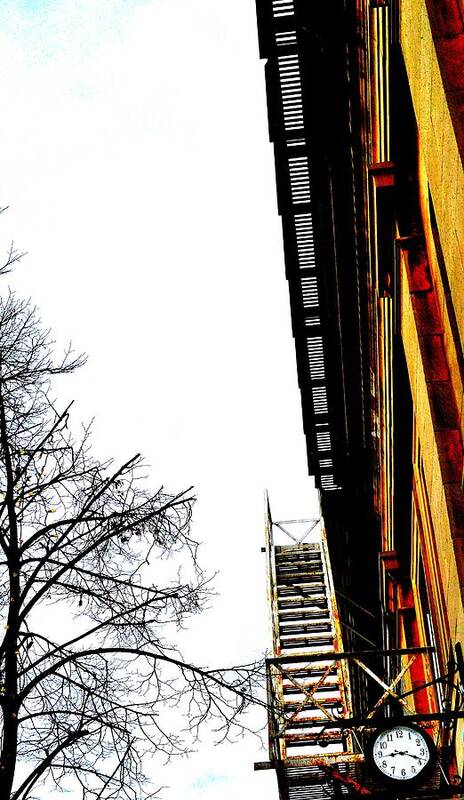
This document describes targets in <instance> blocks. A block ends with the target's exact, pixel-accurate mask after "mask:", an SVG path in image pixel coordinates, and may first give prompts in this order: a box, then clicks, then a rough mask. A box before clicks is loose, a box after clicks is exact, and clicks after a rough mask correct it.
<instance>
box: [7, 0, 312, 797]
mask: <svg viewBox="0 0 464 800" xmlns="http://www.w3.org/2000/svg"><path fill="white" fill-rule="evenodd" d="M0 71H1V76H2V77H1V79H0V103H1V108H2V112H3V113H2V119H3V124H2V130H1V134H0V203H1V205H2V206H6V205H8V206H9V210H8V212H7V214H4V215H2V218H1V219H0V223H1V225H0V246H2V247H3V248H4V249H6V247H7V246H8V244H9V242H10V240H11V239H14V241H15V243H16V244H17V246H18V247H19V248H20V249H21V250H27V251H28V256H27V258H26V259H25V260H24V261H23V262H22V264H21V266H20V267H19V268H18V269H17V270H16V272H15V274H14V275H13V276H12V277H11V281H10V283H11V285H12V286H13V287H14V288H15V289H16V290H17V291H18V292H20V293H21V294H23V295H27V296H30V297H31V298H32V299H33V301H34V303H36V304H37V305H38V306H39V308H40V310H41V315H42V318H43V321H44V323H45V324H46V325H47V326H50V327H51V328H52V329H53V332H54V336H55V339H56V341H57V343H58V346H59V345H62V344H64V343H65V342H67V341H69V340H72V342H73V344H74V346H75V347H76V349H77V350H79V351H85V352H86V353H87V354H88V357H89V358H88V363H87V365H86V367H85V368H84V369H83V370H81V371H80V372H79V373H78V374H77V375H75V376H73V377H72V378H67V380H66V384H63V387H62V388H61V387H60V391H62V397H63V402H65V401H67V400H68V399H70V398H71V397H73V398H75V399H76V407H75V412H74V413H75V414H77V416H78V418H79V419H82V420H88V419H90V418H94V419H95V422H94V441H95V450H96V451H97V452H98V454H99V455H100V456H101V457H102V458H105V457H108V456H114V457H115V458H116V459H118V460H122V459H126V458H127V457H128V456H130V455H132V454H133V453H135V452H139V451H140V452H142V453H143V454H144V456H145V457H146V459H147V462H148V463H149V464H150V475H151V477H150V481H151V482H152V484H153V486H158V485H159V484H160V483H163V484H164V485H165V487H166V489H167V490H170V491H177V490H179V489H182V488H185V487H187V486H190V485H191V484H193V485H194V486H195V491H196V493H197V496H198V498H199V499H198V503H197V505H196V508H195V517H194V534H195V536H196V538H197V539H199V540H201V541H202V542H203V545H202V548H201V551H200V556H201V560H202V563H203V565H204V566H205V567H206V569H209V570H210V571H215V570H218V576H217V578H216V580H215V587H216V591H217V596H216V597H215V599H214V605H213V608H212V609H211V610H210V611H208V612H207V613H206V614H204V615H203V616H202V617H201V618H198V619H197V620H195V624H194V626H193V627H192V629H191V631H190V634H189V647H190V648H191V649H192V651H193V655H194V657H195V659H196V660H197V662H198V663H202V664H209V665H210V666H214V663H215V659H217V657H218V653H220V660H221V663H223V662H224V661H225V660H227V659H229V660H230V663H238V661H239V660H243V661H246V660H250V659H252V658H255V657H256V656H257V655H259V654H261V653H263V652H264V650H265V649H266V647H268V645H269V642H270V637H269V629H268V623H267V609H266V585H265V572H264V560H263V556H262V554H261V552H260V548H261V546H262V544H263V538H264V533H263V532H264V526H263V519H264V513H263V509H264V503H263V492H264V489H265V488H267V489H269V492H270V497H271V505H272V509H273V516H274V518H275V519H288V518H301V517H315V516H317V515H318V510H317V497H316V494H315V492H314V490H313V488H312V482H311V480H310V479H309V478H307V477H306V476H307V465H306V454H305V442H304V436H303V430H302V422H301V409H300V398H299V392H298V387H297V376H296V362H295V354H294V346H293V340H292V335H291V326H290V315H289V302H288V289H287V284H286V281H285V276H284V265H283V253H282V241H281V227H280V220H279V217H278V215H277V205H276V194H275V181H274V161H273V153H272V148H271V145H270V144H269V141H268V128H267V115H266V101H265V86H264V70H263V64H262V63H260V61H259V57H258V44H257V33H256V19H255V10H254V3H253V0H234V3H233V4H231V3H230V2H225V0H201V2H200V0H49V1H48V2H46V1H45V0H44V1H43V2H42V1H41V0H24V2H19V1H18V0H8V3H4V4H2V6H1V7H0ZM265 758H266V753H265V751H263V750H260V748H259V744H258V743H257V741H256V740H255V739H254V738H250V739H246V740H243V741H241V742H239V743H238V744H235V745H233V746H232V745H230V746H229V745H223V746H220V747H213V746H212V745H211V742H205V744H204V746H200V745H199V746H198V751H197V753H196V754H195V755H194V756H192V758H191V759H190V760H189V761H188V762H182V769H179V767H178V765H174V767H172V766H169V765H168V766H162V765H161V764H160V763H158V762H157V761H156V760H154V763H153V777H154V781H155V782H157V783H158V782H159V783H160V784H162V785H168V786H169V787H170V788H169V789H166V790H165V791H163V795H162V796H163V798H166V800H169V798H175V799H176V800H178V798H180V797H182V798H184V797H185V798H191V799H192V800H210V799H211V800H212V798H213V797H214V798H215V800H216V799H217V798H221V800H232V798H234V800H236V798H237V797H238V796H239V797H240V798H241V800H251V798H253V800H261V798H266V800H267V798H272V797H276V789H275V777H274V775H273V773H272V772H259V773H253V762H254V761H262V760H265ZM68 796H69V795H68ZM76 798H77V794H76ZM71 800H73V798H71Z"/></svg>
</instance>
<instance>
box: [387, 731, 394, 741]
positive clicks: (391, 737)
mask: <svg viewBox="0 0 464 800" xmlns="http://www.w3.org/2000/svg"><path fill="white" fill-rule="evenodd" d="M392 741H393V734H392V733H387V742H392Z"/></svg>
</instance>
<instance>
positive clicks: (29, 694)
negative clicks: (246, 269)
mask: <svg viewBox="0 0 464 800" xmlns="http://www.w3.org/2000/svg"><path fill="white" fill-rule="evenodd" d="M13 255H14V253H13ZM82 360H83V359H82V358H80V357H75V356H74V355H73V353H72V352H71V351H68V352H66V353H65V354H64V356H63V358H62V359H61V360H59V361H55V359H54V356H53V348H52V345H51V342H50V338H49V334H48V332H44V331H43V329H42V328H41V326H40V323H39V320H38V318H37V314H36V312H35V310H34V309H31V307H30V306H29V304H28V303H27V302H23V301H20V300H18V299H17V298H16V297H15V296H14V295H12V294H9V295H8V297H7V298H6V299H5V300H3V301H1V302H0V491H1V495H0V549H1V557H2V560H1V571H2V580H1V589H0V605H1V607H2V608H3V610H4V616H5V619H4V622H5V624H4V633H3V641H2V642H1V644H0V705H1V709H2V726H3V730H2V744H1V755H0V797H1V798H2V800H7V798H8V800H26V798H33V797H37V796H38V794H37V793H38V792H40V788H39V787H40V786H43V785H44V783H45V786H46V788H47V790H52V789H64V788H69V787H70V786H73V787H76V786H78V787H79V789H78V793H79V796H80V797H82V798H83V800H109V799H110V798H115V799H116V798H118V800H122V799H123V798H126V799H127V800H136V799H137V798H141V797H151V796H154V794H155V793H156V792H155V791H153V790H151V789H150V787H149V786H147V783H146V780H145V776H144V769H143V762H144V758H145V757H146V756H147V754H148V753H151V752H153V751H162V752H163V753H164V754H166V756H167V757H170V756H172V755H174V754H176V753H184V752H185V751H186V749H188V747H189V741H190V739H189V737H188V735H187V734H185V733H183V731H182V726H183V725H185V723H180V724H179V726H178V728H177V730H176V729H175V728H174V729H172V728H171V722H172V716H173V714H172V713H170V711H169V708H172V706H178V707H179V708H180V710H181V711H183V712H186V713H187V716H188V723H187V727H188V728H189V730H190V733H193V735H195V734H196V733H197V732H198V727H199V726H200V725H201V723H202V722H204V720H205V719H207V718H208V719H210V718H211V717H213V718H216V721H217V725H216V727H217V729H218V730H219V731H220V734H219V735H220V736H221V737H225V736H228V734H229V731H230V730H231V727H232V728H233V727H234V726H238V727H239V728H240V726H241V725H242V724H243V723H241V721H240V718H239V717H240V714H241V712H243V710H244V709H245V708H246V707H247V706H248V704H249V703H250V702H252V701H253V699H254V694H255V680H256V678H257V676H258V673H259V670H260V667H259V664H251V665H247V666H244V667H237V668H233V669H230V670H208V669H201V668H199V667H195V666H194V665H192V664H189V663H185V662H184V661H183V660H182V657H181V656H180V654H179V652H178V651H177V649H176V648H175V647H174V645H173V643H172V641H173V640H172V638H171V636H172V626H173V625H174V626H176V625H177V626H179V625H182V624H183V622H184V620H185V619H186V618H187V617H189V616H190V615H192V614H195V613H197V612H198V611H200V610H201V609H202V607H203V606H204V604H205V601H206V599H207V597H208V594H209V588H208V580H207V579H206V578H205V576H204V574H203V573H202V571H201V569H200V567H199V565H198V562H197V544H196V542H195V541H194V540H193V539H192V537H191V534H190V521H191V509H192V502H193V496H192V494H191V491H190V490H188V491H186V492H182V493H181V494H178V495H175V496H172V495H169V494H167V493H165V492H164V491H163V489H159V490H158V491H156V492H154V493H152V492H150V491H148V490H147V489H146V485H145V483H146V482H145V476H144V468H143V464H142V461H141V459H140V457H139V456H135V457H134V458H132V459H131V460H129V461H127V462H126V463H125V464H123V465H122V466H119V467H115V466H114V465H113V463H112V462H105V463H102V462H99V461H98V460H96V459H95V458H94V457H93V455H92V452H91V447H90V433H89V430H88V429H84V430H83V432H82V435H81V436H79V437H76V436H74V435H73V433H72V432H71V430H70V426H69V424H68V423H69V411H70V407H68V408H65V409H64V410H59V409H58V408H57V407H56V404H55V401H54V399H53V396H52V393H51V392H52V388H51V382H52V380H53V376H55V375H58V374H60V375H62V374H66V373H70V372H73V371H74V370H75V369H76V368H77V367H78V366H80V364H81V363H82ZM155 559H158V560H156V561H155ZM171 563H172V565H173V566H174V567H175V570H174V576H173V577H171V578H169V577H168V572H169V570H168V565H169V564H171ZM153 564H155V565H156V566H157V569H156V571H155V574H156V575H157V578H156V580H157V582H156V583H153V582H152V581H153V577H152V576H153V574H154V568H153ZM75 791H76V790H75ZM73 796H74V797H75V796H77V795H76V794H73Z"/></svg>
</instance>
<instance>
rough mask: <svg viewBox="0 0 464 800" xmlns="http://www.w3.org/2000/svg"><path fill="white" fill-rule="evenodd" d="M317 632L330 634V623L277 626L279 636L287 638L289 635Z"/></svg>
mask: <svg viewBox="0 0 464 800" xmlns="http://www.w3.org/2000/svg"><path fill="white" fill-rule="evenodd" d="M319 631H327V632H328V633H331V632H332V625H331V623H330V622H314V621H311V622H294V623H289V624H288V625H282V624H280V625H279V633H280V636H289V635H291V634H299V633H318V632H319Z"/></svg>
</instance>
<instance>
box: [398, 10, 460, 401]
mask: <svg viewBox="0 0 464 800" xmlns="http://www.w3.org/2000/svg"><path fill="white" fill-rule="evenodd" d="M400 42H401V48H402V52H403V56H404V60H405V65H406V70H407V73H408V78H409V85H410V88H411V94H412V100H413V105H414V110H415V114H416V120H417V124H418V130H419V148H420V154H421V159H422V163H423V168H424V170H425V175H426V176H427V180H428V184H429V187H430V193H431V195H432V199H433V204H434V208H435V214H436V218H437V226H438V231H439V235H440V241H441V247H442V250H443V256H444V259H445V263H446V270H447V274H448V280H449V284H450V288H451V294H452V298H453V305H454V309H455V313H456V318H457V322H458V327H459V331H460V337H461V345H462V346H464V170H463V166H462V158H461V154H460V152H459V148H458V144H457V141H456V135H455V131H454V128H453V123H452V121H451V115H450V112H449V108H448V103H447V99H446V93H445V89H444V87H443V81H442V77H441V73H440V67H439V64H438V59H437V54H436V50H435V44H434V41H433V37H432V31H431V27H430V21H429V17H428V13H427V8H426V4H425V0H407V2H404V3H401V17H400ZM429 255H430V254H429ZM431 260H433V259H431ZM432 266H433V264H432ZM434 277H435V279H436V281H437V290H438V292H439V293H441V295H442V302H443V288H442V287H441V288H440V286H439V285H438V284H439V279H438V276H437V274H436V273H435V275H434ZM442 307H443V306H442ZM445 316H446V315H445ZM449 345H450V342H449V341H448V348H449ZM448 348H447V356H448V358H449V362H450V363H452V362H453V360H455V355H454V354H453V352H452V350H453V347H451V348H450V349H449V350H448ZM452 373H453V377H455V370H452ZM455 391H456V399H457V403H458V407H459V408H460V409H461V414H462V410H463V388H462V382H459V384H458V385H455Z"/></svg>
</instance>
